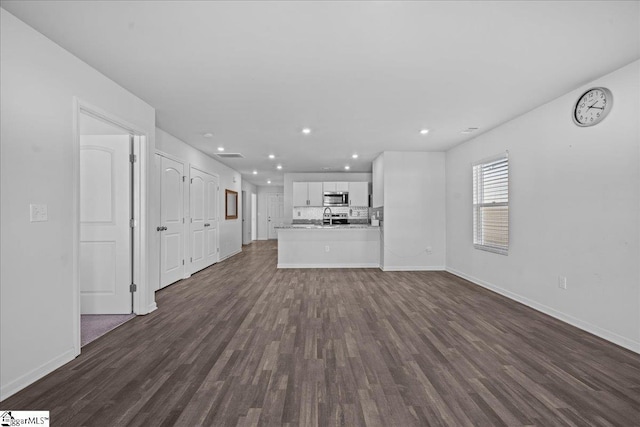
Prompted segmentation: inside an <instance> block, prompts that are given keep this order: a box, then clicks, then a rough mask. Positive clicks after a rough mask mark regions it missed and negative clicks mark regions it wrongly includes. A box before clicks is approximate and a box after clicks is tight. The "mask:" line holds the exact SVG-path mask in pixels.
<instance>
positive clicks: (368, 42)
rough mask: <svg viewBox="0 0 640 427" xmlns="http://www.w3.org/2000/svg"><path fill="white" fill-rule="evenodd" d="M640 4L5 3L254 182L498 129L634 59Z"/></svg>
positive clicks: (356, 163)
mask: <svg viewBox="0 0 640 427" xmlns="http://www.w3.org/2000/svg"><path fill="white" fill-rule="evenodd" d="M639 5H640V3H639V2H637V1H620V2H616V1H601V2H598V1H586V2H582V1H567V2H560V1H555V2H551V1H539V2H534V1H528V2H524V1H513V2H507V1H497V2H485V1H471V2H460V1H458V2H436V1H430V2H401V1H394V2H363V1H359V2H355V1H354V2H328V1H317V2H313V1H306V2H291V1H289V2H268V1H256V2H251V1H243V2H207V1H196V2H187V1H172V2H169V1H138V2H134V1H111V2H92V1H85V2H80V1H43V2H40V1H17V2H16V1H3V2H2V6H3V7H4V8H5V9H7V10H8V11H10V12H11V13H13V14H14V15H16V16H17V17H18V18H20V19H22V20H24V21H25V22H26V23H28V24H29V25H31V26H33V27H34V28H36V29H37V30H38V31H40V32H42V33H43V34H44V35H46V36H47V37H49V38H50V39H52V40H53V41H55V42H56V43H58V44H60V45H61V46H62V47H64V48H65V49H67V50H69V51H70V52H72V53H73V54H75V55H76V56H78V57H79V58H81V59H82V60H84V61H85V62H87V63H88V64H90V65H92V66H93V67H95V68H97V69H98V70H100V71H101V72H102V73H104V74H105V75H107V76H108V77H110V78H111V79H113V80H115V81H116V82H118V83H119V84H120V85H122V86H124V87H125V88H127V89H129V90H130V91H131V92H133V93H134V94H136V95H137V96H139V97H140V98H142V99H144V100H145V101H146V102H148V103H149V104H150V105H152V106H153V107H155V108H156V111H157V124H158V127H160V128H162V129H163V130H165V131H167V132H169V133H171V134H173V135H174V136H176V137H178V138H180V139H182V140H183V141H185V142H187V143H189V144H191V145H192V146H194V147H196V148H198V149H200V150H202V151H204V152H206V153H208V154H212V155H215V153H216V152H217V151H216V149H217V147H218V146H224V147H225V149H226V152H240V153H242V154H244V156H245V159H230V160H222V162H223V163H225V164H227V165H228V166H230V167H232V168H234V169H236V170H238V171H240V172H241V173H242V174H243V177H244V178H246V179H248V180H249V181H250V182H253V183H255V184H258V185H265V184H266V180H267V179H271V180H272V181H273V183H274V184H278V183H279V184H281V183H282V174H283V173H284V172H321V171H322V170H323V167H331V168H332V170H334V171H344V169H343V168H344V166H345V165H346V164H349V165H351V171H352V172H367V171H370V170H371V161H372V160H373V159H374V158H375V157H376V156H377V155H378V154H379V153H380V152H382V151H384V150H396V151H409V150H411V151H442V150H446V149H448V148H450V147H452V146H454V145H456V144H459V143H461V142H463V141H465V140H467V139H470V138H471V137H473V136H475V135H477V134H479V133H482V132H484V131H487V130H489V129H491V128H493V127H495V126H497V125H499V124H501V123H504V122H505V121H508V120H510V119H512V118H514V117H516V116H518V115H520V114H523V113H525V112H527V111H529V110H531V109H533V108H535V107H537V106H539V105H541V104H543V103H545V102H548V101H550V100H552V99H554V98H556V97H558V96H560V95H562V94H564V93H567V92H569V91H571V90H573V89H575V88H577V87H578V86H580V85H582V84H584V83H586V82H588V81H590V80H593V79H594V78H597V77H599V76H601V75H604V74H606V73H608V72H610V71H613V70H615V69H617V68H619V67H621V66H623V65H626V64H628V63H630V62H632V61H634V60H636V59H638V58H640V8H639ZM567 108H568V109H569V108H570V106H567ZM114 113H116V114H117V112H114ZM569 114H570V113H569V111H567V117H569ZM303 127H309V128H311V129H312V133H311V134H310V135H308V136H305V135H303V134H302V133H301V129H302V128H303ZM425 127H426V128H428V129H430V132H429V134H428V135H426V136H422V135H420V134H419V131H420V129H422V128H425ZM468 127H478V128H480V129H479V130H478V131H477V132H476V133H475V134H471V135H469V134H461V131H462V130H464V129H466V128H468ZM206 132H211V133H213V135H214V136H213V137H212V138H204V137H203V134H204V133H206ZM269 153H274V154H275V155H276V156H277V157H276V159H275V160H269V159H268V158H267V155H268V154H269ZM353 153H358V154H359V158H358V159H357V160H353V159H352V158H351V155H352V154H353ZM276 164H282V165H283V167H284V168H283V169H282V171H277V170H276V169H275V166H276ZM253 169H257V170H258V171H259V174H258V175H252V174H251V171H252V170H253Z"/></svg>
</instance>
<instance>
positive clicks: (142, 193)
mask: <svg viewBox="0 0 640 427" xmlns="http://www.w3.org/2000/svg"><path fill="white" fill-rule="evenodd" d="M81 114H87V115H89V116H93V117H94V118H97V119H99V120H102V121H106V122H107V123H110V124H112V125H115V126H117V127H119V128H122V129H124V130H125V131H128V132H129V133H131V134H132V135H134V143H133V154H134V155H135V156H136V162H134V163H133V176H132V181H133V188H132V190H133V206H132V211H133V219H134V227H133V242H132V243H133V248H132V249H133V278H132V279H133V283H135V284H136V285H137V290H136V292H134V293H133V312H134V313H135V314H138V315H139V314H147V313H150V312H151V311H153V310H155V308H156V307H155V301H154V297H153V294H152V293H151V292H150V291H149V285H148V277H147V259H148V257H147V242H148V232H147V228H148V218H147V215H148V210H147V207H148V201H147V197H148V195H149V192H148V190H147V188H148V181H147V167H148V161H149V159H148V157H149V146H148V144H149V135H148V133H147V132H146V131H144V130H143V129H141V128H139V127H137V126H135V125H132V124H130V123H128V122H126V121H125V120H122V119H121V118H119V117H118V116H116V115H113V114H111V113H109V112H107V111H104V110H102V109H101V108H98V107H96V106H93V105H91V104H89V103H87V102H85V101H83V100H81V99H79V98H77V97H74V98H73V130H74V138H73V154H72V155H73V159H72V160H73V166H72V172H73V184H72V187H73V188H72V191H73V216H72V222H73V235H72V244H73V256H72V258H73V259H72V261H71V263H72V269H73V279H72V294H73V300H74V301H73V310H72V313H71V315H72V325H73V334H74V336H75V342H74V351H75V354H76V356H77V355H79V354H80V280H79V277H80V115H81Z"/></svg>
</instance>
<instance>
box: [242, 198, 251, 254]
mask: <svg viewBox="0 0 640 427" xmlns="http://www.w3.org/2000/svg"><path fill="white" fill-rule="evenodd" d="M249 215H250V211H249V195H248V194H247V192H246V191H243V192H242V244H243V245H248V244H249V243H251V217H250V216H249Z"/></svg>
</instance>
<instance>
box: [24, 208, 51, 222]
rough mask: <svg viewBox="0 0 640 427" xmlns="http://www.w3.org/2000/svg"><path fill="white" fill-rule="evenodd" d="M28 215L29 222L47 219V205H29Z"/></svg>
mask: <svg viewBox="0 0 640 427" xmlns="http://www.w3.org/2000/svg"><path fill="white" fill-rule="evenodd" d="M29 217H30V219H31V222H42V221H47V220H48V219H49V218H48V216H47V205H34V204H31V205H29Z"/></svg>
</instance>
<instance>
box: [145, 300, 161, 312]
mask: <svg viewBox="0 0 640 427" xmlns="http://www.w3.org/2000/svg"><path fill="white" fill-rule="evenodd" d="M157 309H158V304H156V302H155V301H154V302H152V303H151V304H149V305H148V306H147V311H146V312H145V313H144V314H149V313H151V312H152V311H156V310H157Z"/></svg>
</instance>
